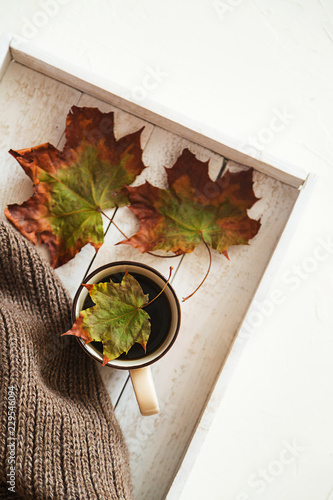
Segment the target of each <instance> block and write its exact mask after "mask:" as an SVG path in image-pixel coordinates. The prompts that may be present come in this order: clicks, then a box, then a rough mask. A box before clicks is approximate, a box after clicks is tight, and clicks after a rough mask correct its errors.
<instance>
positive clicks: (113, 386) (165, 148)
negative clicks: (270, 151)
mask: <svg viewBox="0 0 333 500" xmlns="http://www.w3.org/2000/svg"><path fill="white" fill-rule="evenodd" d="M186 147H188V148H189V149H190V150H191V151H192V152H193V153H195V154H196V155H197V156H198V158H199V159H200V160H202V161H206V160H208V159H211V161H210V169H209V172H210V175H211V176H212V177H216V176H217V175H218V173H219V171H220V169H221V166H222V163H223V158H222V157H221V156H219V155H217V154H215V153H212V152H211V151H208V150H206V149H204V148H202V146H198V145H196V144H193V143H190V142H189V141H187V140H185V139H182V138H180V137H178V136H175V135H174V134H172V133H170V132H167V131H166V130H163V129H160V128H158V127H156V128H155V129H154V130H153V133H152V134H151V137H150V139H149V141H148V144H147V145H146V146H145V148H144V154H143V162H144V164H145V165H146V166H147V168H146V169H145V170H144V171H143V172H142V174H141V175H140V176H139V177H138V178H137V180H136V181H135V183H134V184H141V183H143V182H144V181H145V180H146V179H147V180H149V182H151V183H152V184H154V185H156V186H158V187H161V188H166V187H167V180H166V174H165V171H164V166H165V167H167V168H169V167H171V166H172V165H173V164H174V162H175V161H176V159H177V158H178V156H179V155H180V154H181V152H182V151H183V149H184V148H186ZM115 221H116V223H117V224H118V225H119V226H120V228H121V229H122V230H123V231H124V233H125V234H126V235H127V236H131V235H132V234H134V233H135V232H136V230H137V229H138V223H137V220H136V218H135V217H134V215H133V214H132V212H131V211H130V210H129V209H128V208H127V207H124V208H121V209H118V210H117V213H116V216H115ZM123 239H124V237H123V236H122V235H121V234H120V233H119V231H118V230H117V229H116V228H115V227H114V226H111V227H110V229H109V231H108V233H107V234H106V236H105V243H104V245H103V246H102V247H101V249H100V250H99V252H98V254H97V256H96V259H95V260H94V262H93V264H92V267H91V271H92V270H94V269H96V268H97V267H99V266H101V265H104V264H107V263H109V262H114V261H119V260H131V261H136V262H143V263H145V264H146V265H148V266H151V267H153V268H155V269H157V270H158V271H159V272H161V273H162V274H163V275H164V276H165V277H168V275H169V267H170V266H171V265H172V266H173V267H174V268H175V269H176V267H177V265H178V264H179V261H180V259H181V258H180V257H175V258H171V259H160V258H158V257H154V256H152V255H147V254H141V252H140V251H139V250H137V249H135V248H133V247H131V246H129V245H116V246H115V243H117V242H119V241H122V240H123ZM162 254H163V253H162ZM164 255H165V254H164ZM100 371H101V374H102V377H103V380H104V382H105V383H106V385H107V387H108V390H109V393H110V396H111V400H112V401H113V402H116V401H117V400H118V398H119V395H120V393H121V391H122V390H123V386H124V383H125V382H126V380H127V372H123V371H121V370H115V369H113V368H109V367H104V368H103V367H102V368H100ZM127 385H129V386H130V385H131V384H127ZM132 405H134V407H135V410H136V412H137V411H138V410H137V407H136V400H135V397H133V398H132ZM137 417H138V418H140V415H139V414H137Z"/></svg>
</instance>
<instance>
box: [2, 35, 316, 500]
mask: <svg viewBox="0 0 333 500" xmlns="http://www.w3.org/2000/svg"><path fill="white" fill-rule="evenodd" d="M0 79H1V82H0V109H1V114H0V180H1V187H0V212H1V217H2V218H4V216H3V209H4V207H5V206H6V205H7V204H9V203H21V202H23V201H24V200H25V199H27V198H28V197H29V196H30V195H31V194H32V185H31V181H30V180H29V179H28V178H27V177H26V176H25V174H24V172H23V170H22V169H20V167H19V166H18V164H17V163H16V162H15V161H14V160H13V158H12V157H11V156H10V155H9V154H8V149H10V148H12V149H22V148H26V147H30V146H33V145H38V144H41V143H44V142H48V141H49V142H51V143H53V144H54V145H55V146H57V147H60V148H61V147H62V146H63V144H64V130H65V118H66V115H67V113H68V111H69V109H70V107H71V106H72V105H73V104H76V105H78V106H96V107H98V108H99V109H101V110H102V111H112V110H113V111H114V112H115V135H116V138H119V137H121V136H123V135H125V134H127V133H130V132H133V131H135V130H137V129H139V128H141V127H142V126H143V125H144V126H145V129H144V132H143V134H142V148H143V150H144V155H143V161H144V163H145V164H147V165H150V167H149V168H147V169H146V170H145V171H144V173H143V174H141V176H140V178H139V179H137V181H136V183H141V182H143V181H144V180H145V179H148V180H149V181H150V182H151V183H153V184H156V185H158V186H160V187H165V185H166V179H165V174H164V169H163V167H164V166H166V167H170V166H172V165H173V163H174V161H175V160H176V158H177V157H178V156H179V155H180V154H181V152H182V150H183V149H184V148H185V147H187V148H189V149H190V150H191V151H192V152H193V153H195V154H196V155H197V156H198V158H199V159H200V160H203V161H205V160H207V159H209V160H210V163H209V165H210V175H211V177H212V179H216V178H217V177H218V176H219V174H220V171H221V167H222V166H223V165H224V164H225V163H226V162H228V165H229V167H230V168H234V167H233V162H240V163H242V164H244V165H247V166H252V167H254V169H255V172H254V180H255V184H254V190H255V193H256V195H257V196H258V197H260V198H261V200H260V201H259V202H257V203H256V204H255V206H254V207H253V208H252V209H251V211H250V215H251V216H252V217H253V218H258V217H261V222H262V227H261V229H260V231H259V233H258V235H257V236H256V237H255V238H254V239H253V240H252V242H251V245H250V246H243V247H241V246H239V247H232V248H231V249H230V251H229V256H230V262H229V261H227V259H226V258H225V257H224V256H223V255H219V254H218V253H217V252H214V254H213V264H212V270H211V273H210V276H209V278H208V279H207V281H206V283H205V285H204V287H203V288H202V289H201V290H200V291H199V292H198V293H197V294H196V295H195V296H194V297H193V298H192V299H190V300H189V301H187V302H185V303H183V304H182V326H181V330H180V334H179V337H178V339H177V342H176V344H175V345H174V346H173V348H172V349H171V350H170V352H169V353H168V354H167V355H166V356H165V357H164V358H163V359H162V360H161V361H160V362H158V363H156V364H155V365H153V368H152V371H153V376H154V380H155V384H156V389H157V393H158V397H159V401H160V406H161V413H160V414H159V415H156V416H153V417H142V416H141V415H140V413H139V411H138V408H137V404H136V400H135V396H134V393H133V390H132V386H131V384H130V383H128V375H127V373H125V372H123V371H116V370H113V369H110V368H104V369H103V368H101V367H100V370H101V374H102V377H103V379H104V382H105V384H106V386H107V388H108V390H109V393H110V396H111V399H112V401H113V404H114V406H115V408H116V414H117V417H118V420H119V422H120V425H121V427H122V429H123V432H124V435H125V438H126V440H127V444H128V447H129V451H130V456H131V467H132V478H133V483H134V498H135V499H136V500H159V499H163V498H166V496H167V494H168V491H169V495H168V498H169V497H170V498H174V499H176V498H179V495H180V491H181V489H182V485H183V483H184V481H185V480H186V476H187V473H188V471H189V470H190V468H191V464H192V461H193V458H194V455H195V454H196V453H197V452H198V450H199V449H200V445H201V443H202V440H203V438H204V435H205V432H206V430H207V428H208V427H209V423H210V418H211V414H212V411H213V410H214V408H215V406H216V405H217V404H218V402H219V401H220V399H221V397H222V396H223V393H224V391H225V388H226V386H227V383H228V380H229V378H230V374H231V372H232V370H233V368H234V366H235V364H236V362H237V359H238V358H239V355H240V352H241V349H242V348H243V346H244V341H245V337H246V336H247V335H248V333H249V328H248V325H247V330H246V335H245V336H242V335H240V336H238V338H237V333H238V331H239V329H240V326H241V324H242V322H244V319H245V318H246V313H247V311H248V310H249V307H250V305H251V302H252V300H253V298H254V296H255V297H256V300H257V301H259V300H261V299H262V298H263V297H264V295H265V290H266V289H267V287H268V285H269V281H270V278H271V276H272V274H273V273H274V272H275V269H276V266H277V264H278V261H279V254H281V252H283V251H284V248H285V246H286V244H287V243H288V240H289V238H290V235H291V234H292V231H293V228H294V227H295V223H296V222H295V221H296V219H297V213H298V214H299V213H301V211H302V204H303V202H304V201H305V200H306V198H307V196H308V193H309V186H310V185H311V181H312V175H309V174H308V173H307V172H304V171H302V170H300V169H297V168H295V167H292V166H289V165H280V164H279V162H278V161H276V160H272V161H270V162H269V163H270V164H268V163H263V162H261V161H259V160H257V159H254V158H251V157H249V156H247V155H245V154H244V153H240V152H239V151H237V141H234V140H231V139H230V138H226V137H221V136H220V134H219V133H218V132H216V131H213V130H211V131H205V134H203V133H202V132H201V131H200V124H195V123H193V122H191V123H187V120H186V117H181V116H177V114H176V113H175V112H174V111H173V110H167V109H161V108H160V107H159V106H158V105H157V104H156V103H154V102H150V101H149V100H148V101H145V105H146V107H145V108H143V107H140V106H138V105H137V104H135V103H132V102H130V101H128V100H126V99H124V95H125V92H124V90H123V89H114V88H112V84H111V83H110V82H99V81H98V78H97V76H96V75H92V74H89V73H86V72H83V71H82V69H80V70H79V69H78V68H75V67H70V68H69V67H67V66H66V63H65V62H63V61H55V60H54V59H52V60H51V59H50V57H49V56H48V55H47V54H42V53H40V52H36V51H35V50H34V48H33V47H31V46H29V45H28V44H23V43H22V42H20V41H19V40H16V39H12V40H10V39H9V38H8V39H5V40H3V41H2V44H1V45H0ZM235 146H236V148H235ZM291 215H292V217H291ZM115 221H116V222H118V223H119V225H120V226H121V228H122V229H123V230H124V232H125V234H127V235H131V234H133V233H134V232H135V231H136V228H137V223H136V221H135V219H134V216H133V215H132V214H131V212H130V211H129V210H128V209H127V208H122V209H118V210H117V212H116V214H115ZM105 231H106V236H105V243H104V245H103V246H102V248H101V249H100V251H99V252H98V254H97V256H95V254H94V250H93V249H92V248H91V247H90V246H89V245H88V246H86V247H85V248H84V249H83V250H82V251H81V252H80V254H78V255H77V256H76V257H75V259H73V261H71V262H70V263H68V264H66V265H64V266H62V267H61V268H59V269H58V270H57V272H58V275H59V276H60V278H61V279H62V281H63V283H64V285H65V286H66V287H67V289H68V290H69V292H70V293H71V295H72V296H73V295H74V293H75V290H76V288H77V287H78V285H79V283H80V282H81V280H82V278H83V276H84V275H85V274H86V272H87V271H88V270H90V271H92V270H94V269H95V268H96V267H98V266H100V265H102V264H105V263H107V262H111V261H116V260H125V259H127V260H134V261H135V260H136V261H142V262H145V263H146V264H148V265H151V266H152V267H155V268H157V269H158V270H159V271H160V272H162V273H163V274H164V275H167V274H168V269H169V265H170V262H169V261H168V260H167V259H158V258H156V257H153V256H150V255H142V254H141V253H140V252H139V251H138V250H135V249H133V248H131V247H129V246H126V245H120V246H114V243H116V242H117V241H120V240H121V239H123V237H122V236H121V235H119V233H118V232H117V230H116V229H115V228H114V226H112V227H110V228H108V225H107V224H106V225H105ZM282 235H283V237H282ZM40 251H41V252H42V253H43V254H44V255H45V258H48V255H47V253H46V251H45V249H44V248H40ZM273 254H274V255H273ZM175 261H176V262H175ZM172 265H173V266H174V267H175V268H177V269H176V273H175V276H174V279H173V282H172V285H173V287H174V289H175V290H176V293H177V294H178V296H179V297H183V296H186V295H188V293H190V292H191V291H192V290H193V289H194V288H195V287H196V286H197V284H198V283H199V282H200V280H201V278H202V276H204V274H205V271H206V267H207V255H206V249H205V247H198V248H197V249H196V251H195V252H194V253H193V254H190V255H186V256H185V257H182V258H181V257H179V258H176V259H172ZM264 273H265V275H264ZM263 276H264V279H263ZM259 285H260V286H259ZM249 313H251V311H249ZM250 324H251V323H250ZM235 339H237V341H236V342H235ZM227 359H228V362H227V364H226V365H225V363H226V361H227ZM224 365H225V366H224ZM222 369H223V371H222ZM215 385H216V387H215ZM214 387H215V390H214ZM213 390H214V392H213ZM212 394H213V397H212V398H211V395H212ZM210 398H211V399H210ZM207 403H208V406H207ZM206 406H207V410H206V412H205V408H206ZM199 422H200V423H199ZM196 430H197V432H196ZM193 436H194V438H193ZM192 438H193V439H192ZM191 441H192V443H191ZM190 443H191V445H190ZM189 445H190V448H189V452H188V453H187V454H186V451H187V450H188V447H189ZM184 457H185V459H184ZM181 464H183V465H182V466H181ZM177 471H179V472H178V475H177ZM176 475H177V477H176ZM175 477H176V479H175ZM173 482H174V483H173ZM172 483H173V485H172ZM171 485H172V487H171ZM170 487H171V489H170Z"/></svg>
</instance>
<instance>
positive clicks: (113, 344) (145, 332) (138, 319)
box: [63, 274, 151, 365]
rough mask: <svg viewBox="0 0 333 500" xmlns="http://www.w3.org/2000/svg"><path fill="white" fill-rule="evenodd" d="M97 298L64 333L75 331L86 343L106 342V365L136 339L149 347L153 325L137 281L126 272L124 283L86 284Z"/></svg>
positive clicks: (146, 302) (145, 298)
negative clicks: (145, 308)
mask: <svg viewBox="0 0 333 500" xmlns="http://www.w3.org/2000/svg"><path fill="white" fill-rule="evenodd" d="M83 286H85V287H86V288H87V289H88V291H89V295H90V297H91V299H92V301H93V302H94V304H95V305H94V306H93V307H89V308H88V309H85V310H84V311H82V312H80V316H79V317H78V319H77V320H76V321H75V323H74V325H73V327H72V328H71V329H70V330H69V331H68V332H66V333H64V334H63V335H75V336H76V337H80V338H82V339H83V340H84V342H85V343H86V344H87V343H89V342H92V341H96V342H102V344H103V365H105V364H106V363H108V362H109V361H110V360H112V359H115V358H118V357H119V356H120V355H121V354H122V353H127V352H128V351H129V349H130V348H131V347H132V346H133V345H134V344H135V343H136V342H137V343H139V344H141V345H142V347H143V348H144V350H146V345H147V342H148V339H149V335H150V330H151V325H150V317H149V314H148V313H147V312H146V311H145V310H144V309H143V307H144V306H145V305H147V304H148V294H144V293H143V290H142V288H141V286H140V284H139V283H138V281H137V280H136V279H135V278H134V277H133V276H132V275H130V274H125V275H124V277H123V279H122V281H121V283H114V282H113V281H110V282H106V283H97V284H94V285H86V284H83Z"/></svg>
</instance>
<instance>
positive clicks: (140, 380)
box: [129, 366, 160, 416]
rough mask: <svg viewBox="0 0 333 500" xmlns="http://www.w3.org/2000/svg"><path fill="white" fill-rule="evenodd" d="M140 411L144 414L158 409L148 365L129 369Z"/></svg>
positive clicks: (146, 414)
mask: <svg viewBox="0 0 333 500" xmlns="http://www.w3.org/2000/svg"><path fill="white" fill-rule="evenodd" d="M129 372H130V376H131V380H132V384H133V388H134V392H135V396H136V400H137V402H138V405H139V408H140V412H141V414H142V415H144V416H149V415H155V414H156V413H158V412H159V411H160V408H159V405H158V400H157V395H156V390H155V385H154V381H153V377H152V374H151V370H150V366H144V367H143V368H135V369H132V370H130V371H129Z"/></svg>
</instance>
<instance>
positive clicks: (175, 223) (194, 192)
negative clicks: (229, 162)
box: [121, 149, 260, 256]
mask: <svg viewBox="0 0 333 500" xmlns="http://www.w3.org/2000/svg"><path fill="white" fill-rule="evenodd" d="M165 170H166V172H167V176H168V182H169V189H160V188H157V187H155V186H152V185H151V184H150V183H149V182H147V181H146V183H145V184H142V185H140V186H136V187H128V188H127V191H128V195H129V199H130V203H131V204H130V206H129V208H130V209H131V210H132V212H133V213H134V214H135V215H136V217H137V218H138V219H139V221H140V228H139V231H138V232H137V233H136V234H135V235H134V236H132V237H131V238H129V239H127V240H124V241H121V243H124V244H130V245H132V246H133V247H136V248H138V249H139V250H140V251H141V252H148V251H154V250H165V251H171V252H174V253H175V254H176V255H181V254H183V253H189V252H192V251H193V250H194V249H195V247H196V246H198V245H199V244H200V243H201V242H202V241H204V242H205V243H206V244H207V245H209V246H210V247H212V248H215V249H216V250H217V251H218V252H220V253H224V254H225V255H226V256H227V250H228V248H229V247H230V246H232V245H246V244H248V241H249V240H250V239H251V238H253V237H254V236H255V235H256V234H257V232H258V230H259V228H260V221H257V220H254V219H251V218H250V217H249V216H248V215H247V209H249V208H251V206H252V205H253V204H254V203H255V202H256V201H257V199H258V198H256V196H255V194H254V192H253V187H252V186H253V182H252V170H251V169H250V170H243V171H241V172H237V173H231V172H229V171H227V172H226V173H225V174H224V175H223V177H221V178H220V179H218V180H217V181H216V182H213V181H212V180H211V179H210V178H209V176H208V162H205V163H204V162H201V161H199V160H198V159H196V157H195V156H194V155H193V154H192V153H191V152H190V151H189V150H188V149H185V150H184V151H183V153H182V155H181V156H180V157H179V158H178V160H177V161H176V163H175V164H174V166H173V167H172V168H170V169H167V168H166V169H165Z"/></svg>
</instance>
